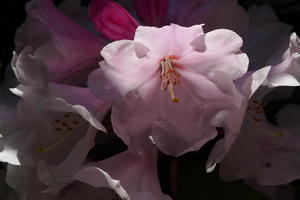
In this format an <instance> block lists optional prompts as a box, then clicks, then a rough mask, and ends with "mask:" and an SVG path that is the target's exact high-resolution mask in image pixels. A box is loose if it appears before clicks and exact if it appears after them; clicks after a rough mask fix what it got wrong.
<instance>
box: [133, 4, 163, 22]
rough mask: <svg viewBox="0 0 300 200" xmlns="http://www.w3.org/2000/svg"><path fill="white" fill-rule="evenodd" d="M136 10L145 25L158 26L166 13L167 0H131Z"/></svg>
mask: <svg viewBox="0 0 300 200" xmlns="http://www.w3.org/2000/svg"><path fill="white" fill-rule="evenodd" d="M133 3H134V6H135V9H136V12H137V14H138V16H139V17H140V19H141V20H142V22H143V23H144V24H145V25H147V26H156V27H160V26H162V25H163V22H164V19H165V16H166V15H167V13H168V0H133Z"/></svg>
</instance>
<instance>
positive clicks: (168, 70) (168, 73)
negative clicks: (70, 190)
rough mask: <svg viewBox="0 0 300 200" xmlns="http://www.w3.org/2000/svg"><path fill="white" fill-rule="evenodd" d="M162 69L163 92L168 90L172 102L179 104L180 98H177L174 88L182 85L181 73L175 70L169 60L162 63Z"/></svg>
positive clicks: (166, 59)
mask: <svg viewBox="0 0 300 200" xmlns="http://www.w3.org/2000/svg"><path fill="white" fill-rule="evenodd" d="M160 67H161V74H160V78H161V90H162V91H164V90H166V89H167V88H168V91H169V93H170V95H171V99H172V101H173V102H174V103H178V102H179V98H178V97H176V96H175V93H174V88H175V86H176V85H177V84H179V83H180V80H179V73H178V72H177V71H176V70H175V68H174V66H173V64H172V61H171V59H169V58H164V60H163V61H161V62H160Z"/></svg>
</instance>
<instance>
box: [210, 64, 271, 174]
mask: <svg viewBox="0 0 300 200" xmlns="http://www.w3.org/2000/svg"><path fill="white" fill-rule="evenodd" d="M269 71H270V67H265V68H263V69H260V70H258V71H256V72H252V73H251V74H247V75H245V76H246V77H245V78H243V77H242V78H241V79H243V81H242V82H241V83H239V84H237V86H238V89H239V91H240V93H241V94H242V95H243V98H242V102H241V105H240V107H239V109H235V110H233V111H232V112H223V113H222V112H221V113H220V116H218V117H219V118H221V119H222V118H223V120H224V121H225V122H224V123H223V124H222V125H221V126H222V127H223V128H224V131H225V132H224V139H220V140H219V141H218V142H217V143H216V144H215V145H214V147H213V149H212V150H211V152H210V155H209V157H208V159H207V162H206V170H207V171H208V172H211V171H212V170H213V169H214V168H215V166H216V164H218V163H220V162H221V161H222V160H223V158H224V156H225V155H226V154H227V153H228V151H229V150H230V148H231V146H232V144H233V143H234V142H235V140H236V138H237V137H238V136H239V133H240V130H241V126H242V124H243V120H244V117H245V112H246V109H247V105H248V100H249V99H250V98H251V96H252V95H253V94H254V92H255V91H256V90H257V89H258V88H259V87H260V86H261V84H262V83H263V82H264V81H265V80H266V77H267V75H268V73H269ZM219 79H221V78H220V77H219ZM252 101H253V100H252Z"/></svg>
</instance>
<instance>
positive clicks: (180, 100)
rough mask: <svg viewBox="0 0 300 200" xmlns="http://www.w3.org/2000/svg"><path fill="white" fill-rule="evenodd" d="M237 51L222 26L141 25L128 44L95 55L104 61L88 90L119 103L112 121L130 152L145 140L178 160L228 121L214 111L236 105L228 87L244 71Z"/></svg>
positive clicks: (237, 44) (237, 43) (235, 96)
mask: <svg viewBox="0 0 300 200" xmlns="http://www.w3.org/2000/svg"><path fill="white" fill-rule="evenodd" d="M241 46H242V39H241V38H240V37H239V36H238V35H237V34H235V33H234V32H232V31H230V30H226V29H219V30H215V31H212V32H208V33H204V32H203V30H202V25H196V26H192V27H189V28H185V27H181V26H178V25H175V24H172V25H170V26H165V27H162V28H154V27H142V26H140V27H139V28H138V29H137V31H136V34H135V38H134V40H133V41H128V40H121V41H117V42H113V43H111V44H109V45H107V46H106V47H105V48H104V49H103V50H102V52H101V54H102V56H103V57H104V59H105V61H104V62H101V63H100V66H101V68H100V69H98V70H95V71H94V72H93V73H92V74H91V75H90V78H89V86H90V88H91V89H92V90H93V91H94V93H95V95H97V96H98V97H99V98H106V99H109V100H112V99H115V98H119V99H118V100H116V101H115V103H114V105H113V107H112V123H113V127H114V130H115V131H116V133H117V134H118V136H119V137H121V138H122V139H123V140H124V141H125V142H126V143H127V144H128V145H129V146H130V147H131V148H138V147H141V146H143V143H144V142H145V141H147V140H148V137H151V138H152V139H153V141H154V142H155V144H156V145H157V146H158V147H159V148H160V149H161V150H162V151H164V152H165V153H167V154H171V155H176V156H178V155H181V154H183V153H185V152H188V151H192V150H197V149H199V148H200V147H201V146H202V145H203V144H205V143H206V142H207V141H208V140H210V139H212V138H214V137H215V136H216V134H217V132H216V127H217V126H222V125H223V123H227V122H225V121H226V120H225V119H224V118H222V119H221V118H220V117H219V116H218V114H219V113H223V112H222V111H228V113H231V112H234V111H235V110H237V109H239V107H240V106H241V102H242V100H243V96H242V95H241V94H240V93H239V92H238V90H237V88H236V86H235V85H234V83H233V80H235V79H237V78H239V77H241V76H242V75H244V74H245V72H246V71H247V66H248V58H247V56H246V55H245V54H243V53H242V52H241V51H240V47H241ZM138 149H139V148H138ZM136 150H137V149H136Z"/></svg>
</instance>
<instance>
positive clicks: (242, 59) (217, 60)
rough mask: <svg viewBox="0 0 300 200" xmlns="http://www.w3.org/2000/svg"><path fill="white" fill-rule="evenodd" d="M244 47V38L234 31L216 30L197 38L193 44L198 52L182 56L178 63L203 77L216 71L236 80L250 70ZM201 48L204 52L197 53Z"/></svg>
mask: <svg viewBox="0 0 300 200" xmlns="http://www.w3.org/2000/svg"><path fill="white" fill-rule="evenodd" d="M242 45H243V40H242V38H241V37H239V36H238V35H237V34H236V33H234V32H233V31H230V30H226V29H218V30H214V31H211V32H208V33H205V34H203V35H200V36H198V37H196V39H195V40H194V41H193V42H192V46H193V47H194V48H195V49H196V52H193V53H190V54H187V55H185V56H182V58H179V59H178V61H177V60H176V63H178V64H179V65H180V66H182V67H184V68H185V69H186V70H191V71H194V72H199V73H201V74H203V75H204V74H207V75H209V74H211V73H213V72H214V71H215V70H216V71H223V72H226V73H227V74H230V76H231V77H232V79H233V80H235V79H237V78H239V77H241V76H242V75H243V74H245V73H246V72H247V69H248V62H249V60H248V57H247V55H246V54H244V53H242V52H241V51H240V48H241V47H242ZM199 48H201V49H202V50H201V51H197V49H199ZM229 69H230V70H229Z"/></svg>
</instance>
